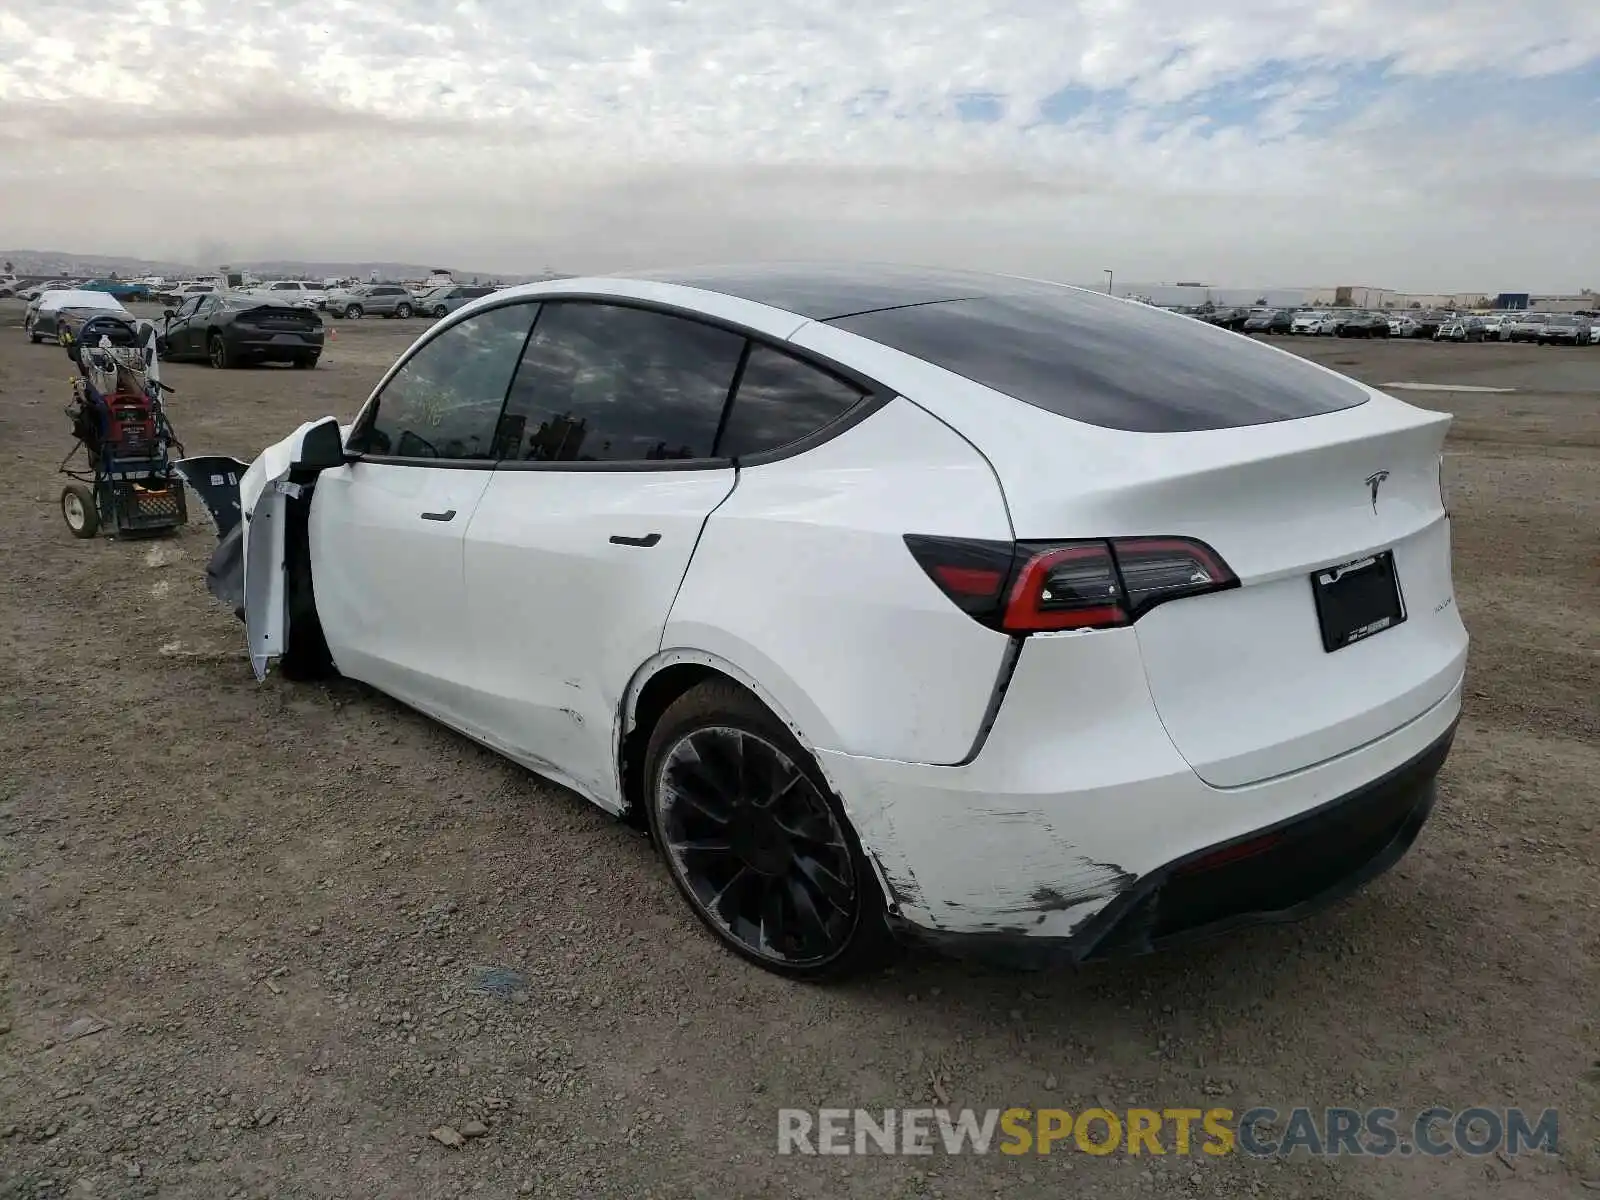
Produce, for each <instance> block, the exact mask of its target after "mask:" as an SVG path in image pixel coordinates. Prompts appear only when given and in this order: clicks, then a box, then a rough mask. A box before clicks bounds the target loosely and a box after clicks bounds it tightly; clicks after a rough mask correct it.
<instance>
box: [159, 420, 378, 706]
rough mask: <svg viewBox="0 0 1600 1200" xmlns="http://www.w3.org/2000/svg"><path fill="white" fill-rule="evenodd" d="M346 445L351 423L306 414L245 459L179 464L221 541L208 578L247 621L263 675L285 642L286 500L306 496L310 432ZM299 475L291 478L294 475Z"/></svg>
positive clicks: (253, 661) (254, 660)
mask: <svg viewBox="0 0 1600 1200" xmlns="http://www.w3.org/2000/svg"><path fill="white" fill-rule="evenodd" d="M330 425H331V426H332V429H333V431H334V432H335V433H336V435H337V437H338V439H339V443H340V444H341V445H342V444H343V441H344V438H345V436H346V435H347V434H348V432H349V429H348V427H344V426H340V425H339V423H338V422H337V421H336V420H335V418H333V417H322V418H321V419H319V420H315V421H307V422H306V423H305V424H303V425H301V426H300V427H299V428H298V429H296V430H295V431H294V432H293V433H291V434H290V435H289V436H288V437H286V438H284V439H283V440H282V441H279V442H274V443H273V444H272V445H270V446H268V447H267V448H266V449H265V450H263V451H262V452H261V454H260V455H259V456H257V458H256V460H255V461H254V462H252V463H251V464H250V465H249V466H248V467H246V466H245V465H244V464H243V463H241V462H239V461H238V460H237V459H229V458H223V457H220V456H206V457H200V458H189V459H184V460H183V461H181V462H179V463H178V464H176V467H177V470H178V473H179V474H180V475H181V476H182V477H183V479H184V482H185V483H187V484H188V485H189V487H190V488H191V489H192V490H193V491H194V492H195V494H196V495H198V496H199V497H200V499H201V502H202V503H203V504H204V505H205V507H206V510H207V512H209V513H210V515H211V520H212V522H213V524H215V525H216V528H217V537H218V543H219V544H218V547H217V550H216V552H215V553H214V554H213V556H212V560H211V564H210V566H209V567H208V569H207V572H206V575H207V586H208V587H209V588H210V589H211V592H212V594H213V595H215V596H216V597H217V598H218V599H219V600H221V601H222V602H223V603H224V604H227V605H228V606H229V607H231V608H233V609H234V611H235V613H236V614H237V615H239V616H240V617H242V618H243V620H244V623H245V639H246V642H247V644H248V646H249V650H250V667H251V669H252V670H253V671H254V672H255V676H256V678H257V679H265V678H266V675H267V670H268V668H269V666H270V665H271V663H272V660H273V659H275V658H277V657H278V656H279V655H281V654H282V653H283V652H284V650H285V648H286V647H287V645H288V636H289V606H288V580H287V567H288V563H287V559H286V555H285V550H284V547H285V545H286V537H287V524H288V521H289V516H290V514H289V505H290V503H291V502H292V501H301V500H305V499H307V498H308V486H307V485H308V483H309V479H308V478H304V477H306V476H309V475H313V474H314V471H309V470H307V468H306V465H305V462H304V451H305V447H306V443H307V439H308V438H314V437H319V436H322V437H327V436H333V435H332V434H330V433H329V430H328V427H329V426H330ZM295 475H299V476H301V477H302V478H300V479H298V480H297V479H294V478H291V476H295Z"/></svg>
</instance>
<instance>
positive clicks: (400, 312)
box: [394, 304, 411, 321]
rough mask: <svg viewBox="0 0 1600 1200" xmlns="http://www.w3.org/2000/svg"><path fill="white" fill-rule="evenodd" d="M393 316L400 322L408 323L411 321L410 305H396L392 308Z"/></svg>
mask: <svg viewBox="0 0 1600 1200" xmlns="http://www.w3.org/2000/svg"><path fill="white" fill-rule="evenodd" d="M394 315H395V316H397V317H399V318H400V319H401V320H402V321H409V320H410V319H411V305H409V304H396V305H395V306H394Z"/></svg>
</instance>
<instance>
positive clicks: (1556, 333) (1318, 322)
mask: <svg viewBox="0 0 1600 1200" xmlns="http://www.w3.org/2000/svg"><path fill="white" fill-rule="evenodd" d="M1173 311H1175V312H1182V313H1184V314H1185V315H1187V316H1191V317H1194V318H1195V319H1196V320H1200V321H1205V322H1207V323H1208V324H1211V325H1219V326H1221V327H1222V328H1224V329H1232V330H1234V331H1235V332H1238V333H1247V334H1299V335H1303V336H1310V337H1355V338H1374V337H1378V338H1391V337H1395V338H1429V339H1432V340H1433V341H1436V342H1535V343H1537V344H1539V345H1541V346H1560V345H1566V346H1591V345H1600V313H1542V312H1496V313H1458V312H1435V311H1421V312H1404V313H1395V312H1376V311H1370V310H1365V309H1332V308H1308V309H1292V308H1276V309H1269V308H1211V309H1174V310H1173Z"/></svg>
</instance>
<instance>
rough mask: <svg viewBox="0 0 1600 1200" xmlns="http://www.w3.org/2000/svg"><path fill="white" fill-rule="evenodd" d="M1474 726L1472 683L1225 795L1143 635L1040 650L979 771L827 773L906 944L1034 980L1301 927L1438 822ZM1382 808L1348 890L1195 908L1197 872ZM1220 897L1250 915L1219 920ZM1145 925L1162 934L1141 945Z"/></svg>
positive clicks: (834, 754) (1114, 633)
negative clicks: (1222, 938)
mask: <svg viewBox="0 0 1600 1200" xmlns="http://www.w3.org/2000/svg"><path fill="white" fill-rule="evenodd" d="M1033 640H1035V639H1030V643H1031V642H1032V641H1033ZM1460 711H1461V682H1460V675H1459V673H1458V674H1457V676H1456V678H1455V679H1454V680H1452V681H1449V682H1447V683H1446V685H1445V688H1444V689H1443V693H1442V695H1441V696H1440V698H1439V699H1438V700H1437V701H1435V702H1433V703H1430V704H1428V705H1427V706H1426V707H1425V708H1424V709H1423V710H1422V711H1420V712H1417V711H1416V710H1413V714H1414V715H1412V716H1411V717H1410V718H1409V719H1402V722H1401V723H1400V724H1399V725H1398V726H1397V727H1396V726H1391V727H1390V729H1389V730H1387V731H1386V732H1384V733H1382V734H1381V736H1376V737H1373V738H1371V739H1370V740H1368V741H1366V742H1365V743H1364V744H1362V745H1359V746H1358V747H1357V748H1355V749H1353V750H1349V751H1347V752H1345V753H1342V754H1339V755H1337V756H1336V757H1334V758H1331V759H1328V760H1326V761H1323V762H1319V763H1316V764H1315V765H1313V766H1309V767H1305V768H1302V769H1298V770H1294V771H1290V772H1288V773H1285V774H1280V775H1276V776H1273V777H1271V778H1264V779H1259V780H1258V781H1256V782H1252V783H1249V784H1245V785H1242V786H1237V787H1213V786H1211V785H1208V784H1207V783H1206V782H1205V781H1204V780H1203V779H1201V778H1200V777H1199V776H1198V775H1197V774H1196V773H1195V771H1194V769H1193V768H1192V767H1191V766H1190V765H1189V763H1188V761H1187V760H1186V759H1185V758H1184V757H1183V756H1182V755H1181V754H1180V753H1179V752H1178V750H1177V749H1176V747H1175V746H1174V745H1173V742H1172V739H1171V737H1170V736H1169V735H1168V733H1167V730H1166V728H1165V726H1163V724H1162V723H1161V720H1160V718H1159V717H1158V715H1157V713H1156V708H1155V706H1154V704H1153V703H1152V701H1151V696H1150V690H1149V687H1148V686H1147V684H1146V682H1145V679H1144V673H1143V671H1142V669H1141V666H1140V655H1139V647H1138V642H1137V636H1136V635H1135V634H1134V632H1133V630H1132V629H1128V630H1106V631H1100V632H1097V633H1095V634H1092V635H1085V636H1079V637H1069V638H1062V639H1058V640H1054V641H1053V642H1052V643H1051V644H1049V645H1038V646H1035V645H1031V644H1029V645H1026V646H1025V647H1024V649H1023V652H1022V654H1021V656H1020V658H1019V659H1018V662H1017V668H1016V671H1015V673H1014V675H1013V677H1012V680H1011V683H1010V685H1009V688H1008V690H1007V694H1006V702H1005V703H1004V704H1003V705H1002V706H1001V707H1000V710H999V712H998V714H997V717H996V720H995V723H994V726H993V728H992V729H991V730H990V732H989V734H988V737H987V739H986V741H985V743H984V745H983V747H982V749H981V751H980V752H979V753H978V754H977V756H976V757H975V758H974V759H973V760H972V761H971V762H969V763H967V764H965V765H961V766H929V765H926V764H918V763H908V762H898V761H892V760H888V759H878V758H866V757H862V756H856V755H848V754H843V753H840V752H838V751H829V750H822V749H819V750H818V752H817V761H818V764H819V765H820V766H821V768H822V770H823V771H824V773H825V774H826V775H827V776H828V778H829V780H830V782H831V783H832V784H833V786H834V788H835V789H836V790H837V792H838V794H839V795H840V797H841V799H842V800H843V802H844V805H845V809H846V811H847V813H848V814H849V815H850V817H851V820H852V822H853V824H854V826H855V829H856V832H857V834H858V836H859V837H860V839H861V844H862V846H863V848H864V849H865V850H866V852H867V853H868V855H869V857H870V858H871V859H872V861H873V862H874V864H875V865H876V867H877V869H878V875H879V879H880V881H881V882H882V884H883V886H884V892H885V897H886V900H887V902H888V908H889V911H890V914H891V918H892V921H893V923H894V924H895V926H896V928H897V930H898V932H899V933H900V934H901V935H902V936H903V937H905V938H908V939H911V940H917V941H923V942H931V943H934V944H936V945H939V946H941V947H943V948H944V949H946V950H951V951H956V952H959V953H964V954H972V953H978V954H981V955H982V956H984V957H990V958H994V957H999V958H1004V959H1010V960H1016V959H1017V958H1018V957H1019V954H1020V951H1023V950H1025V951H1026V955H1022V957H1027V958H1035V957H1037V958H1042V959H1043V960H1045V961H1050V960H1067V961H1079V960H1082V959H1085V958H1090V957H1095V956H1097V955H1100V954H1109V953H1111V952H1112V951H1113V949H1117V950H1118V951H1119V952H1123V953H1126V952H1129V951H1139V950H1148V949H1153V948H1154V947H1155V946H1156V945H1165V944H1167V943H1168V942H1170V941H1175V940H1182V938H1180V937H1179V935H1183V936H1185V937H1187V936H1199V935H1202V934H1205V933H1214V932H1218V931H1220V930H1221V929H1224V928H1231V927H1232V926H1233V925H1235V924H1244V923H1249V922H1251V921H1257V920H1283V919H1287V918H1292V917H1294V916H1297V915H1299V913H1300V912H1302V911H1304V910H1305V909H1306V908H1309V907H1313V906H1315V905H1316V904H1320V903H1324V902H1326V900H1328V899H1331V898H1332V897H1333V896H1334V895H1337V894H1338V893H1339V891H1340V890H1349V889H1350V888H1352V887H1355V886H1358V885H1359V884H1360V883H1361V882H1363V881H1364V880H1365V879H1367V878H1370V877H1371V876H1372V875H1375V874H1377V873H1378V872H1380V871H1382V870H1384V869H1385V868H1386V867H1387V866H1389V865H1390V864H1391V863H1392V862H1393V861H1394V859H1395V858H1398V857H1399V855H1400V854H1401V853H1403V852H1404V850H1405V848H1406V846H1408V845H1409V844H1410V841H1411V839H1412V838H1414V837H1415V834H1416V829H1417V828H1419V827H1420V825H1421V823H1422V821H1423V820H1424V819H1425V818H1426V816H1427V804H1428V795H1427V794H1426V793H1427V789H1426V786H1425V785H1426V784H1427V781H1428V780H1431V778H1432V776H1433V774H1434V773H1436V772H1437V770H1438V767H1439V764H1440V763H1441V762H1442V761H1443V759H1444V756H1445V754H1446V753H1447V752H1448V748H1449V745H1450V738H1451V734H1452V732H1453V730H1454V728H1455V724H1456V721H1457V719H1458V717H1459V714H1460ZM1369 797H1377V798H1378V799H1377V800H1376V801H1374V803H1377V804H1378V808H1379V809H1380V810H1381V811H1380V812H1379V813H1378V816H1379V817H1383V818H1384V820H1383V821H1380V822H1379V824H1380V826H1381V828H1378V829H1377V833H1376V834H1374V836H1377V835H1379V834H1381V835H1383V836H1382V837H1380V838H1379V840H1378V841H1376V842H1373V841H1372V840H1371V839H1370V838H1368V839H1366V840H1361V839H1357V840H1356V841H1355V842H1353V843H1352V844H1350V845H1349V846H1346V847H1345V848H1344V849H1342V850H1341V852H1340V856H1339V858H1338V862H1337V863H1336V864H1335V865H1336V867H1337V870H1336V871H1335V873H1334V875H1335V877H1334V878H1331V879H1329V878H1323V877H1322V876H1321V875H1320V874H1317V873H1315V872H1312V871H1310V870H1308V869H1304V868H1301V867H1296V868H1295V869H1294V870H1293V871H1291V872H1290V874H1291V875H1293V876H1303V877H1304V878H1306V879H1309V880H1311V882H1312V883H1313V884H1314V885H1315V886H1312V887H1310V888H1309V890H1307V891H1304V892H1303V894H1290V893H1292V892H1293V891H1294V889H1293V888H1290V889H1289V891H1288V892H1285V891H1283V890H1281V889H1274V888H1273V887H1269V886H1267V884H1268V883H1270V882H1271V880H1270V879H1258V880H1256V882H1254V883H1251V881H1250V880H1249V879H1245V878H1243V877H1234V876H1232V875H1230V876H1229V877H1228V878H1227V879H1223V878H1222V877H1221V876H1218V875H1213V876H1210V877H1208V879H1207V880H1205V881H1204V889H1203V892H1204V895H1200V896H1197V895H1196V894H1195V892H1196V887H1195V886H1192V885H1198V883H1199V882H1201V881H1199V879H1198V876H1197V875H1196V873H1195V871H1194V870H1192V869H1189V870H1180V868H1182V867H1185V866H1189V865H1192V864H1193V863H1194V862H1196V861H1197V859H1199V858H1201V857H1204V856H1205V855H1208V854H1212V853H1215V852H1216V851H1217V850H1218V849H1219V848H1224V847H1231V846H1236V845H1238V844H1240V843H1243V842H1247V841H1249V840H1250V839H1252V838H1254V837H1257V836H1260V835H1261V834H1262V833H1263V832H1264V831H1278V830H1286V829H1291V827H1292V828H1293V829H1294V830H1295V831H1296V836H1294V837H1292V838H1290V837H1288V835H1285V841H1286V842H1290V843H1293V844H1295V845H1301V846H1303V845H1305V844H1306V842H1305V840H1304V837H1302V836H1300V834H1299V831H1300V830H1301V829H1302V825H1301V823H1302V822H1313V824H1311V825H1307V826H1304V828H1307V829H1313V830H1315V831H1316V832H1315V833H1314V836H1315V837H1316V838H1318V839H1320V840H1322V841H1324V842H1326V841H1327V838H1328V836H1329V835H1328V834H1327V833H1326V830H1325V828H1324V826H1323V825H1322V821H1323V820H1332V821H1333V822H1334V823H1335V824H1336V825H1337V824H1339V823H1340V822H1343V823H1345V824H1346V825H1349V826H1350V828H1351V829H1354V828H1356V824H1357V822H1356V818H1357V816H1358V815H1361V814H1365V813H1366V812H1367V808H1366V799H1365V798H1369ZM1323 813H1325V814H1329V815H1328V816H1327V817H1319V816H1318V814H1323ZM1314 819H1315V820H1314ZM1362 819H1363V820H1365V819H1366V818H1365V817H1364V816H1363V817H1362ZM1361 828H1362V829H1365V828H1366V826H1365V825H1362V826H1361ZM1363 837H1365V835H1363ZM1273 848H1274V849H1276V848H1277V843H1275V844H1274V847H1273ZM1251 861H1252V864H1253V866H1254V867H1258V868H1267V867H1274V866H1276V865H1278V864H1281V863H1282V862H1284V861H1287V860H1285V859H1283V858H1282V857H1281V855H1279V854H1274V855H1273V856H1272V857H1271V858H1270V859H1269V858H1268V857H1267V855H1266V854H1265V852H1264V851H1263V853H1262V854H1261V855H1252V856H1251ZM1241 865H1242V864H1241ZM1272 874H1273V872H1272V871H1269V872H1268V875H1272ZM1178 880H1182V883H1181V886H1180V884H1179V882H1177V881H1178ZM1291 882H1293V881H1292V880H1291ZM1224 884H1226V886H1224ZM1246 884H1250V888H1256V890H1255V891H1251V890H1250V888H1247V887H1246V886H1245V885H1246ZM1212 892H1215V893H1216V895H1217V896H1218V897H1222V898H1227V897H1232V899H1231V900H1229V901H1228V902H1227V903H1224V904H1222V906H1221V907H1220V908H1215V907H1213V908H1207V907H1206V905H1207V904H1210V903H1211V901H1210V900H1207V899H1205V897H1206V896H1209V895H1210V894H1211V893H1212ZM1203 901H1204V902H1203ZM1152 904H1153V905H1155V906H1156V907H1155V908H1154V909H1152V908H1151V907H1150V905H1152ZM1174 906H1177V907H1174ZM1139 914H1143V915H1142V916H1141V915H1139ZM1146 919H1148V920H1149V921H1151V922H1153V924H1151V925H1149V926H1148V928H1146V929H1144V931H1143V932H1140V931H1139V929H1138V928H1137V923H1138V922H1139V921H1142V920H1146Z"/></svg>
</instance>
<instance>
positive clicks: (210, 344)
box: [206, 331, 233, 371]
mask: <svg viewBox="0 0 1600 1200" xmlns="http://www.w3.org/2000/svg"><path fill="white" fill-rule="evenodd" d="M206 361H207V362H209V363H210V364H211V366H212V367H213V369H215V370H218V371H226V370H227V369H228V368H229V367H231V366H233V355H232V353H231V352H230V351H229V350H228V343H227V342H226V341H225V340H223V337H222V335H221V334H220V333H216V332H215V331H213V332H212V334H211V336H210V337H208V338H206Z"/></svg>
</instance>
